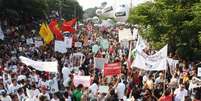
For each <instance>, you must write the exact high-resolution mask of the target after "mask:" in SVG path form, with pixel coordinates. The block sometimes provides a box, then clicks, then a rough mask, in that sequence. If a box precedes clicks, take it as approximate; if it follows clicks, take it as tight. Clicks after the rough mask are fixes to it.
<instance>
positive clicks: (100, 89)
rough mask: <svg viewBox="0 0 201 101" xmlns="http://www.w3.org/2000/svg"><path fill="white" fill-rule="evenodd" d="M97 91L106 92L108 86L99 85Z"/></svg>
mask: <svg viewBox="0 0 201 101" xmlns="http://www.w3.org/2000/svg"><path fill="white" fill-rule="evenodd" d="M98 92H99V93H106V94H107V93H108V92H109V87H108V86H99V90H98Z"/></svg>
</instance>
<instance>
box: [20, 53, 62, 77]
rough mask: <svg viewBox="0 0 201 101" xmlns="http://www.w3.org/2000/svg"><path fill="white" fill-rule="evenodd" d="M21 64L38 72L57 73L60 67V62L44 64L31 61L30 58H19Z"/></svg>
mask: <svg viewBox="0 0 201 101" xmlns="http://www.w3.org/2000/svg"><path fill="white" fill-rule="evenodd" d="M19 58H20V60H21V62H22V63H24V64H26V65H27V66H31V67H33V68H34V69H36V70H39V71H46V72H54V73H57V72H58V70H57V67H58V62H57V61H54V62H42V61H34V60H31V59H29V58H26V57H23V56H20V57H19Z"/></svg>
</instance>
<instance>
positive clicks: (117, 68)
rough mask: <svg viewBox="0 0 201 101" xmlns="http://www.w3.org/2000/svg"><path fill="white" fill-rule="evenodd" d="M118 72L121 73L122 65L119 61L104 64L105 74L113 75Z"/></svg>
mask: <svg viewBox="0 0 201 101" xmlns="http://www.w3.org/2000/svg"><path fill="white" fill-rule="evenodd" d="M118 74H121V65H120V63H119V62H118V63H111V64H105V65H104V75H105V76H113V75H118Z"/></svg>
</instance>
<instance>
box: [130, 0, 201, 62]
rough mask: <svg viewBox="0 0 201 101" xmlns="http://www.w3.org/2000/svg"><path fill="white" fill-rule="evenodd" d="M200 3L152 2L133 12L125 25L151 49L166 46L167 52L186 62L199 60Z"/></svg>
mask: <svg viewBox="0 0 201 101" xmlns="http://www.w3.org/2000/svg"><path fill="white" fill-rule="evenodd" d="M200 19H201V2H200V0H155V2H146V3H143V4H141V5H139V6H137V7H136V8H133V10H132V11H131V13H130V16H129V20H128V21H129V22H130V23H132V24H137V25H139V27H140V32H141V33H140V34H141V35H142V36H143V37H144V38H145V39H147V40H148V41H149V43H150V44H151V46H152V47H153V48H155V49H160V48H161V47H163V46H164V45H165V44H169V46H170V47H169V52H177V53H178V54H179V55H180V56H182V57H185V58H187V59H201V33H200V32H201V20H200Z"/></svg>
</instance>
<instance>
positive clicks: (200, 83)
mask: <svg viewBox="0 0 201 101" xmlns="http://www.w3.org/2000/svg"><path fill="white" fill-rule="evenodd" d="M198 87H201V80H200V79H199V78H197V77H193V78H192V80H191V82H190V85H189V90H191V89H193V88H198Z"/></svg>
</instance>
